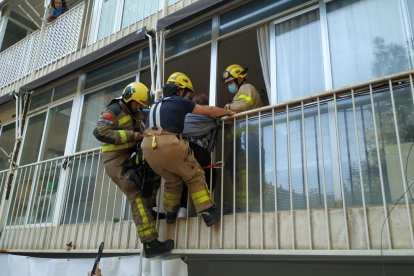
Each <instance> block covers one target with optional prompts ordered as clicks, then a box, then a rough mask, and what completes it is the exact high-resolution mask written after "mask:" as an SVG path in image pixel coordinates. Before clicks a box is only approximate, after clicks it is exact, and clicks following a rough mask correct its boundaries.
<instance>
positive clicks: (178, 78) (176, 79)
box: [165, 72, 194, 92]
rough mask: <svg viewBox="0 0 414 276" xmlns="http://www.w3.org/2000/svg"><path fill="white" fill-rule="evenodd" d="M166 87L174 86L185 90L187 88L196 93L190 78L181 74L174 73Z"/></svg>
mask: <svg viewBox="0 0 414 276" xmlns="http://www.w3.org/2000/svg"><path fill="white" fill-rule="evenodd" d="M165 85H173V86H177V87H179V88H183V89H186V88H187V89H188V90H190V91H191V92H194V89H193V84H192V83H191V80H190V78H189V77H187V75H186V74H184V73H181V72H175V73H172V74H171V76H170V77H169V78H168V80H167V82H166V83H165Z"/></svg>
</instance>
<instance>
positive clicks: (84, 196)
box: [63, 152, 124, 224]
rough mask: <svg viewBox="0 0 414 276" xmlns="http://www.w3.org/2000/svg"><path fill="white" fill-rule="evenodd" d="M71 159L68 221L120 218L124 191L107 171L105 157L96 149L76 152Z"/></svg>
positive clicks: (67, 200)
mask: <svg viewBox="0 0 414 276" xmlns="http://www.w3.org/2000/svg"><path fill="white" fill-rule="evenodd" d="M70 162H71V164H72V165H71V167H70V168H71V172H70V175H71V176H70V182H69V187H68V197H67V199H66V202H65V207H64V213H63V221H64V223H65V224H71V223H85V222H90V221H92V222H101V221H110V222H112V221H116V220H118V221H119V219H120V218H121V217H122V208H121V207H122V203H123V196H124V195H123V193H122V191H121V190H119V189H118V187H117V186H116V185H115V184H114V183H113V182H112V181H111V180H110V178H109V177H108V176H107V175H106V174H105V173H104V165H103V162H102V158H99V156H98V154H96V152H95V153H92V154H87V155H81V156H76V157H74V158H73V159H72V160H71V161H70Z"/></svg>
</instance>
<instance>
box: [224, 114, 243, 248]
mask: <svg viewBox="0 0 414 276" xmlns="http://www.w3.org/2000/svg"><path fill="white" fill-rule="evenodd" d="M223 128H224V126H223ZM236 133H237V128H236V118H233V175H232V179H233V247H234V249H235V248H236V241H237V239H236V237H237V236H236V235H237V232H236V229H237V227H236V223H237V221H236V136H237V135H236ZM223 137H224V135H223ZM223 150H224V148H223ZM240 184H241V183H240ZM223 185H224V184H223Z"/></svg>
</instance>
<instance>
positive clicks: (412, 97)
mask: <svg viewBox="0 0 414 276" xmlns="http://www.w3.org/2000/svg"><path fill="white" fill-rule="evenodd" d="M409 80H410V90H411V99H412V100H413V107H414V84H413V76H412V75H411V74H410V75H409ZM408 161H409V160H408V159H407V163H408ZM406 165H407V164H406ZM406 173H407V172H406ZM410 189H411V188H410ZM411 225H412V224H411ZM413 249H414V245H413Z"/></svg>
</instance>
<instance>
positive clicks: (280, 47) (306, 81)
mask: <svg viewBox="0 0 414 276" xmlns="http://www.w3.org/2000/svg"><path fill="white" fill-rule="evenodd" d="M276 68H277V69H276V75H277V76H276V78H277V92H278V95H277V96H278V101H279V102H282V101H286V100H290V99H295V98H300V97H303V96H306V95H310V94H312V93H315V92H321V91H324V73H323V61H322V45H321V32H320V24H319V11H318V10H315V11H311V12H309V13H306V14H303V15H300V16H297V17H295V18H293V19H290V20H288V21H285V22H283V23H280V24H277V25H276Z"/></svg>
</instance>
